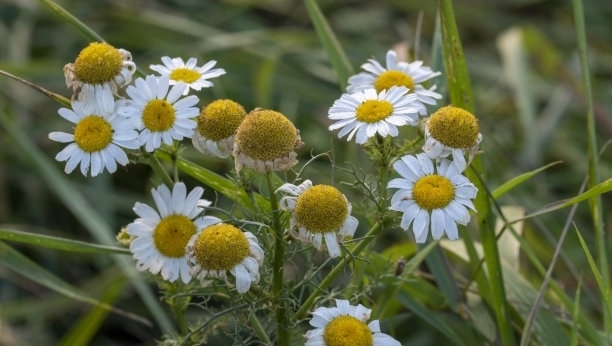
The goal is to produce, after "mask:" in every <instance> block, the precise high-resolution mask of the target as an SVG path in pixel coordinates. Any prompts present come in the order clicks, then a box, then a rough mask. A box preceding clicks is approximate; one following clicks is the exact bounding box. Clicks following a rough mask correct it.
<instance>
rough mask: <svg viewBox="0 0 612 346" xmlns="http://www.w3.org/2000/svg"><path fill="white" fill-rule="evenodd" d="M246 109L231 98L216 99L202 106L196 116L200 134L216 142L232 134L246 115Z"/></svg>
mask: <svg viewBox="0 0 612 346" xmlns="http://www.w3.org/2000/svg"><path fill="white" fill-rule="evenodd" d="M246 115H247V114H246V111H245V110H244V107H242V106H241V105H240V104H239V103H236V102H234V101H232V100H217V101H214V102H212V103H210V104H208V105H207V106H206V107H204V108H202V111H201V112H200V116H199V117H198V132H199V133H200V135H202V136H204V137H206V138H208V139H210V140H213V141H215V142H218V141H220V140H222V139H224V138H227V137H230V136H233V135H234V134H235V133H236V129H237V128H238V126H239V125H240V123H241V122H242V120H244V118H245V117H246Z"/></svg>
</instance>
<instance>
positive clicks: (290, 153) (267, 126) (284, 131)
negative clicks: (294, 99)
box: [232, 108, 304, 172]
mask: <svg viewBox="0 0 612 346" xmlns="http://www.w3.org/2000/svg"><path fill="white" fill-rule="evenodd" d="M303 146H304V143H302V140H301V138H300V131H298V130H297V129H296V128H295V126H294V125H293V123H292V122H291V121H290V120H289V119H287V117H285V116H284V115H283V114H282V113H279V112H276V111H273V110H269V109H260V108H257V109H254V110H253V111H251V112H250V113H249V114H248V115H247V117H246V118H244V120H243V121H242V122H241V123H240V126H238V129H237V130H236V137H235V139H234V150H233V152H232V153H233V155H234V158H235V159H236V171H240V169H242V167H250V168H253V169H255V170H256V171H258V172H268V171H284V170H288V169H289V168H291V167H293V166H295V165H296V164H297V162H298V161H297V160H296V157H297V153H296V152H295V150H297V149H301V148H302V147H303Z"/></svg>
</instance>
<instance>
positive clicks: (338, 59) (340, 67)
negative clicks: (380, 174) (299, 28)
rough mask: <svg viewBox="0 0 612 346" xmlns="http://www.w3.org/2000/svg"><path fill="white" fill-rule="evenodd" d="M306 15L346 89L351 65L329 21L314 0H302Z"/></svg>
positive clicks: (351, 72) (351, 71)
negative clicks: (306, 11)
mask: <svg viewBox="0 0 612 346" xmlns="http://www.w3.org/2000/svg"><path fill="white" fill-rule="evenodd" d="M304 4H305V5H306V10H308V15H309V16H310V20H311V21H312V25H314V28H315V31H316V32H317V36H319V40H321V44H322V45H323V48H324V49H325V51H326V52H327V57H328V58H329V61H330V62H331V64H332V66H333V68H334V71H336V75H337V77H338V83H339V84H340V86H341V87H342V89H343V90H344V89H346V86H347V84H348V78H349V77H350V76H351V75H352V74H353V67H352V66H351V64H350V62H349V60H348V58H347V57H346V54H345V53H344V50H343V49H342V46H340V44H339V43H338V40H337V39H336V36H335V35H334V32H333V31H332V30H331V28H330V27H329V23H327V20H326V19H325V17H324V16H323V13H321V9H320V8H319V6H318V5H317V3H316V1H315V0H304Z"/></svg>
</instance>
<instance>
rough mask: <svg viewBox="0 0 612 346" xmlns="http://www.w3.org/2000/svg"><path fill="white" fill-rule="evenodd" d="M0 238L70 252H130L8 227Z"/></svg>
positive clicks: (0, 230) (0, 231)
mask: <svg viewBox="0 0 612 346" xmlns="http://www.w3.org/2000/svg"><path fill="white" fill-rule="evenodd" d="M0 239H2V240H8V241H14V242H18V243H22V244H29V245H36V246H38V247H44V248H49V249H56V250H62V251H70V252H80V253H95V254H124V255H125V254H129V253H130V251H129V250H127V249H122V248H118V247H113V246H105V245H98V244H93V243H87V242H84V241H78V240H72V239H67V238H60V237H53V236H49V235H44V234H37V233H30V232H22V231H17V230H9V229H0Z"/></svg>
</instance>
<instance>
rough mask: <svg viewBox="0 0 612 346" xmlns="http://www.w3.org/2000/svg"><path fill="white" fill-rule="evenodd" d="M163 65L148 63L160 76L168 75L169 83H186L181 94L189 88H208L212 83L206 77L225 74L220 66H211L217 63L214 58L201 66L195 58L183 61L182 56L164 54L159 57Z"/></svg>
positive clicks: (185, 93) (185, 92)
mask: <svg viewBox="0 0 612 346" xmlns="http://www.w3.org/2000/svg"><path fill="white" fill-rule="evenodd" d="M161 60H162V62H163V63H164V64H163V65H150V66H149V68H150V69H151V70H153V71H155V72H158V73H159V74H161V75H162V76H168V78H169V79H170V85H174V84H176V83H180V82H183V83H185V84H186V85H187V88H185V91H183V95H187V94H188V93H189V89H193V90H195V91H200V89H202V88H209V87H211V86H213V83H212V82H211V81H209V80H208V79H210V78H214V77H219V76H221V75H224V74H225V70H224V69H222V68H213V67H215V65H216V64H217V62H216V61H215V60H211V61H209V62H207V63H206V64H204V65H203V66H199V67H198V66H197V63H198V60H197V59H196V58H189V60H187V62H184V61H183V59H182V58H172V59H170V57H167V56H164V57H162V58H161Z"/></svg>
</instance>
